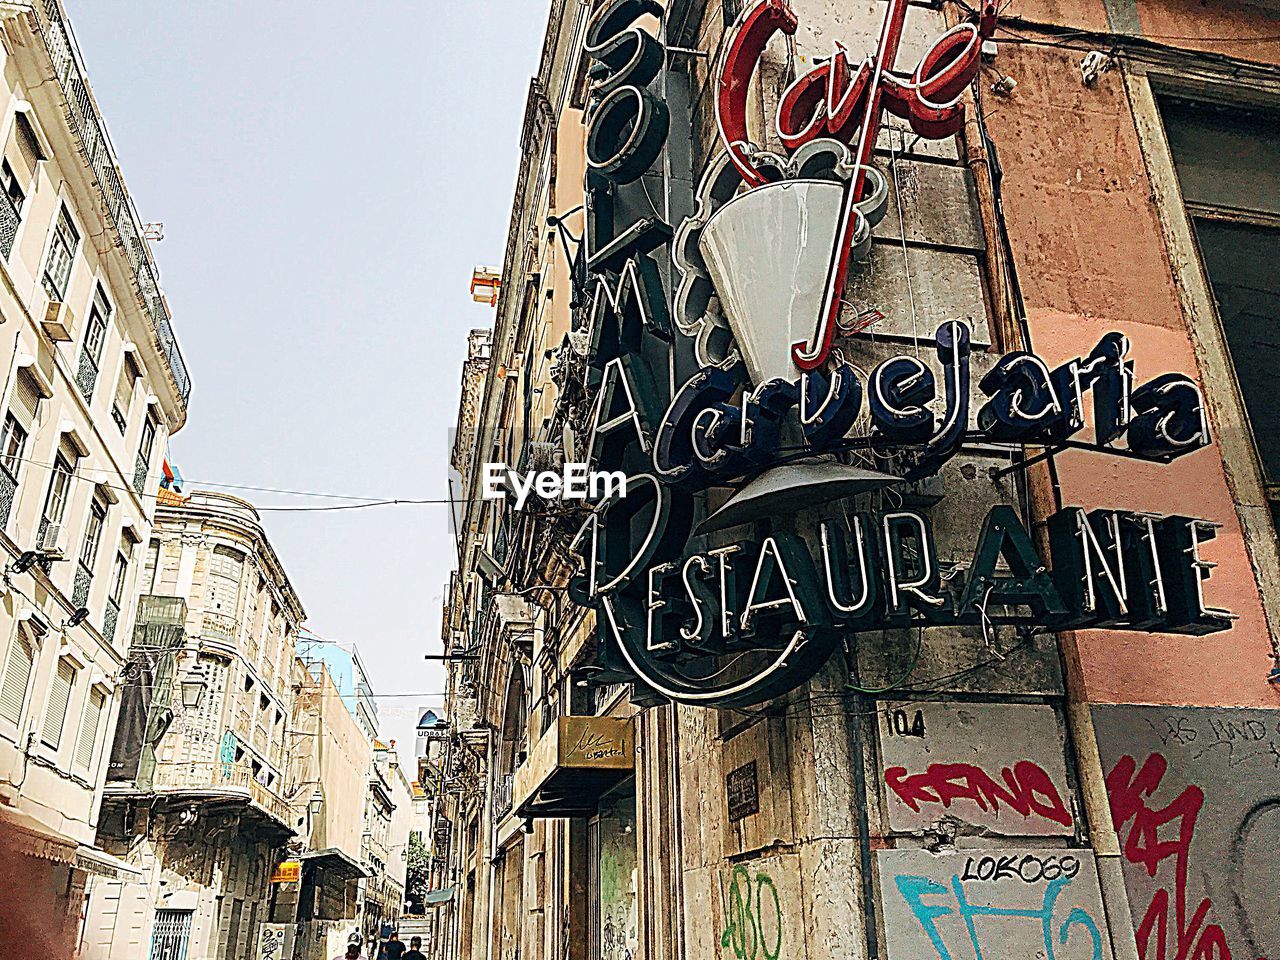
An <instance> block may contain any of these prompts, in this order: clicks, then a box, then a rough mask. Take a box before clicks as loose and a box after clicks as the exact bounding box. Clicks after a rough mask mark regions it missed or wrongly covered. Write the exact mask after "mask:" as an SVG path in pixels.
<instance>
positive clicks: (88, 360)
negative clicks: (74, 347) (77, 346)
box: [76, 350, 98, 401]
mask: <svg viewBox="0 0 1280 960" xmlns="http://www.w3.org/2000/svg"><path fill="white" fill-rule="evenodd" d="M97 382H98V364H97V362H96V361H95V360H94V359H93V354H91V353H90V352H89V351H88V350H85V351H83V352H82V353H81V354H80V367H79V369H78V370H77V371H76V386H77V387H79V388H80V395H81V396H82V397H84V398H85V400H86V401H89V400H92V399H93V388H94V386H95V385H96V384H97Z"/></svg>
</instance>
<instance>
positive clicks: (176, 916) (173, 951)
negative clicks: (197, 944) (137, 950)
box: [151, 910, 191, 960]
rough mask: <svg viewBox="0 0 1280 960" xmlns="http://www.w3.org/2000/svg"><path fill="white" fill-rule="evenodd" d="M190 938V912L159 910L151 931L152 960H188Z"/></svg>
mask: <svg viewBox="0 0 1280 960" xmlns="http://www.w3.org/2000/svg"><path fill="white" fill-rule="evenodd" d="M190 938H191V911H190V910H157V911H156V925H155V929H154V930H152V931H151V960H187V941H188V940H189V939H190Z"/></svg>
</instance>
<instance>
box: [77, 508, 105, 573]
mask: <svg viewBox="0 0 1280 960" xmlns="http://www.w3.org/2000/svg"><path fill="white" fill-rule="evenodd" d="M106 523H107V505H106V504H105V503H103V502H102V500H101V498H99V497H94V498H93V503H92V504H90V505H89V525H88V526H87V527H85V529H84V542H83V543H81V544H80V566H81V567H83V568H84V569H85V570H89V571H92V570H93V564H94V561H96V560H97V559H98V544H99V543H101V542H102V528H103V527H104V526H106Z"/></svg>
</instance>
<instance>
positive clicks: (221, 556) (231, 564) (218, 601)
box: [209, 546, 244, 617]
mask: <svg viewBox="0 0 1280 960" xmlns="http://www.w3.org/2000/svg"><path fill="white" fill-rule="evenodd" d="M243 572H244V554H243V553H241V552H240V551H238V550H233V549H232V548H231V547H224V546H216V547H214V548H213V556H212V558H211V559H210V561H209V609H210V610H212V611H213V612H214V613H221V614H223V615H224V616H228V617H234V616H235V615H236V607H237V606H238V604H239V602H240V579H241V575H242V574H243Z"/></svg>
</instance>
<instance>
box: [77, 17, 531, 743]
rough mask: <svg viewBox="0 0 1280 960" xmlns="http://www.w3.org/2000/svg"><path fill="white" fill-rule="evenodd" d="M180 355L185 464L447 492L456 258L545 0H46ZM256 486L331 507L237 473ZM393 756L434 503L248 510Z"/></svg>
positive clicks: (484, 246)
mask: <svg viewBox="0 0 1280 960" xmlns="http://www.w3.org/2000/svg"><path fill="white" fill-rule="evenodd" d="M65 3H66V6H67V9H68V12H69V13H70V16H71V20H72V26H73V27H74V29H75V32H76V34H77V36H78V38H79V41H80V45H81V48H82V50H83V53H84V56H85V61H86V64H87V66H88V69H89V76H90V80H91V82H92V84H93V88H94V93H95V95H96V96H97V98H98V103H99V106H100V107H101V109H102V111H103V113H104V114H105V116H106V120H107V126H108V129H109V131H110V134H111V137H112V140H113V141H114V143H115V146H116V149H117V151H118V153H119V155H120V160H121V168H122V170H123V173H124V177H125V181H126V183H127V184H128V187H129V190H130V192H131V193H132V195H133V197H134V201H135V203H136V204H137V207H138V211H139V214H140V215H141V217H142V219H143V220H146V221H162V222H163V223H164V229H165V239H164V241H163V242H161V243H159V244H155V245H154V246H153V249H154V252H155V256H156V260H157V262H158V264H159V267H160V271H161V277H162V282H163V286H164V288H165V292H166V293H167V294H168V297H169V302H170V306H171V308H172V310H173V313H174V327H175V330H176V331H177V335H178V339H179V341H180V343H181V345H182V349H183V352H184V354H185V356H186V359H187V363H188V366H189V367H190V369H191V371H192V379H193V384H194V386H193V391H192V399H191V409H190V417H189V419H188V421H187V425H186V427H185V428H184V429H183V430H182V431H181V432H180V433H178V434H177V436H175V437H174V439H173V441H172V444H171V450H172V452H173V456H174V460H175V462H176V463H177V464H178V465H179V467H180V468H181V469H182V471H183V473H184V474H185V475H186V477H187V478H188V479H189V480H191V481H196V482H197V483H194V484H191V485H192V486H195V485H198V481H201V480H206V481H218V482H224V483H242V484H250V485H255V486H263V487H276V488H281V489H288V490H305V491H318V492H323V493H338V494H349V495H357V496H366V497H377V498H395V497H408V498H422V497H442V496H447V488H446V479H445V466H446V462H447V456H448V431H449V428H450V426H452V424H453V421H454V415H455V411H456V409H457V399H458V380H459V374H460V370H461V363H462V358H463V354H464V351H465V344H466V332H467V330H468V329H470V328H472V327H477V326H487V325H489V324H491V323H492V318H493V314H492V311H491V310H490V309H489V308H488V307H484V306H481V305H477V304H474V303H472V302H471V299H470V294H469V291H468V283H469V281H470V277H471V268H472V266H473V265H475V264H478V263H498V262H499V261H500V260H501V258H502V253H503V247H504V245H505V240H506V229H507V218H508V213H509V210H510V205H511V197H512V190H513V187H514V183H515V175H516V167H517V162H518V159H519V134H520V121H521V117H522V114H523V109H524V102H525V97H526V94H527V91H528V85H529V78H530V77H531V75H532V73H533V71H534V70H535V69H536V66H537V59H538V55H539V52H540V49H541V42H542V36H543V30H544V27H545V24H546V17H547V9H548V0H455V2H451V3H450V2H440V0H358V2H354V3H353V2H350V0H271V2H261V0H257V2H252V0H222V2H220V3H209V2H207V0H65ZM230 492H233V493H240V495H242V496H245V497H246V498H247V499H250V500H253V501H254V502H255V503H258V504H259V505H291V506H303V505H307V506H315V505H323V504H341V503H344V502H346V501H341V500H317V499H312V498H302V497H293V496H285V495H281V494H273V493H264V492H242V491H234V490H233V491H230ZM263 518H264V521H265V523H266V525H267V528H268V532H269V533H270V536H271V539H272V542H273V543H274V545H275V547H276V550H277V551H278V553H279V554H280V556H281V558H282V560H283V561H284V564H285V567H286V569H287V570H288V571H289V575H290V577H291V579H292V580H293V583H294V586H295V588H296V589H297V591H298V593H299V596H300V597H301V598H302V603H303V605H304V606H305V607H306V610H307V614H308V619H307V624H308V626H309V627H310V628H311V629H312V630H313V631H314V632H315V633H317V634H319V635H320V636H322V637H326V638H329V639H340V640H348V641H355V642H356V643H357V644H358V645H359V647H360V649H361V652H362V655H363V657H364V660H365V663H366V665H367V667H368V668H369V671H370V673H371V675H372V679H373V683H374V689H375V692H376V693H377V694H378V695H379V700H378V705H379V710H380V713H381V717H382V733H383V736H384V737H393V738H395V739H396V740H397V747H398V748H399V749H400V751H401V756H402V758H403V760H404V761H405V762H406V763H407V764H412V762H413V760H412V753H413V725H414V722H415V720H416V712H417V709H418V707H419V706H421V705H427V704H432V705H434V704H438V703H439V699H438V698H424V697H416V696H410V697H396V696H387V695H389V694H403V693H418V692H425V691H439V690H441V689H442V685H443V679H442V677H443V674H442V671H441V669H440V666H439V664H438V663H430V664H429V663H427V662H426V661H424V660H423V659H422V655H423V654H424V653H427V652H433V653H439V652H440V642H439V624H440V605H441V602H442V600H441V598H442V590H443V585H444V583H445V581H446V578H447V576H448V571H449V570H450V568H451V567H452V566H453V560H452V556H453V545H452V542H451V540H450V539H449V532H448V522H447V510H446V507H444V506H443V505H428V506H387V507H375V508H370V509H367V510H352V511H339V512H328V513H315V512H308V513H264V514H263Z"/></svg>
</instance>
